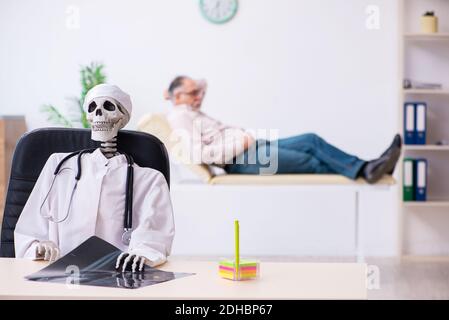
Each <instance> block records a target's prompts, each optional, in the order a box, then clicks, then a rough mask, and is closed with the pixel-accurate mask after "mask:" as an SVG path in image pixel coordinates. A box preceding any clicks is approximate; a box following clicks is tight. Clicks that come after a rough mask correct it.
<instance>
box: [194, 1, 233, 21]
mask: <svg viewBox="0 0 449 320" xmlns="http://www.w3.org/2000/svg"><path fill="white" fill-rule="evenodd" d="M200 9H201V13H202V14H203V16H204V17H205V18H206V19H207V20H209V21H210V22H212V23H217V24H222V23H225V22H228V21H229V20H231V19H232V18H234V16H235V14H236V13H237V9H238V0H200Z"/></svg>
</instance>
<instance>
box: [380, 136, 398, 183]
mask: <svg viewBox="0 0 449 320" xmlns="http://www.w3.org/2000/svg"><path fill="white" fill-rule="evenodd" d="M394 146H396V147H398V148H399V149H401V148H402V138H401V135H399V134H396V135H395V136H394V138H393V141H392V142H391V144H390V146H389V147H388V148H387V150H385V151H384V153H382V154H381V155H380V157H383V156H385V155H386V154H387V153H388V152H389V151H390V150H391V149H392V148H393V147H394ZM395 167H396V165H394V166H393V168H391V170H390V171H388V172H387V173H388V174H390V175H392V174H393V172H394V168H395Z"/></svg>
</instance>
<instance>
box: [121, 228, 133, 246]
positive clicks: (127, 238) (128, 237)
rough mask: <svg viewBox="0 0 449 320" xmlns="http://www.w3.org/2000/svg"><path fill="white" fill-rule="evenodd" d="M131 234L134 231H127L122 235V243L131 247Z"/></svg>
mask: <svg viewBox="0 0 449 320" xmlns="http://www.w3.org/2000/svg"><path fill="white" fill-rule="evenodd" d="M131 233H132V230H130V229H129V230H125V232H123V234H122V242H123V244H124V245H127V246H129V243H130V242H131Z"/></svg>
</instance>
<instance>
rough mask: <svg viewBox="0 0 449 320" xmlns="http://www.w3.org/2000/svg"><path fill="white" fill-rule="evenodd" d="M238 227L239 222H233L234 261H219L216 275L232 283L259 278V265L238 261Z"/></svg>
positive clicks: (257, 263)
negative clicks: (232, 281)
mask: <svg viewBox="0 0 449 320" xmlns="http://www.w3.org/2000/svg"><path fill="white" fill-rule="evenodd" d="M239 229H240V227H239V221H238V220H235V221H234V244H235V257H234V259H221V260H220V263H219V267H218V273H219V275H220V276H221V277H222V278H225V279H230V280H234V281H240V280H249V279H256V278H258V277H259V267H260V264H259V262H258V261H255V260H240V230H239Z"/></svg>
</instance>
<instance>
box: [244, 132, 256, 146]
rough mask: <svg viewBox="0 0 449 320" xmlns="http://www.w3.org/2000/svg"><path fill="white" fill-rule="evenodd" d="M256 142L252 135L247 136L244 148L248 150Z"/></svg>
mask: <svg viewBox="0 0 449 320" xmlns="http://www.w3.org/2000/svg"><path fill="white" fill-rule="evenodd" d="M254 142H255V140H254V138H253V136H252V135H250V134H248V133H247V134H246V135H245V138H244V142H243V146H244V148H245V150H246V149H248V148H249V147H250V146H251V145H252V144H253V143H254Z"/></svg>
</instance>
